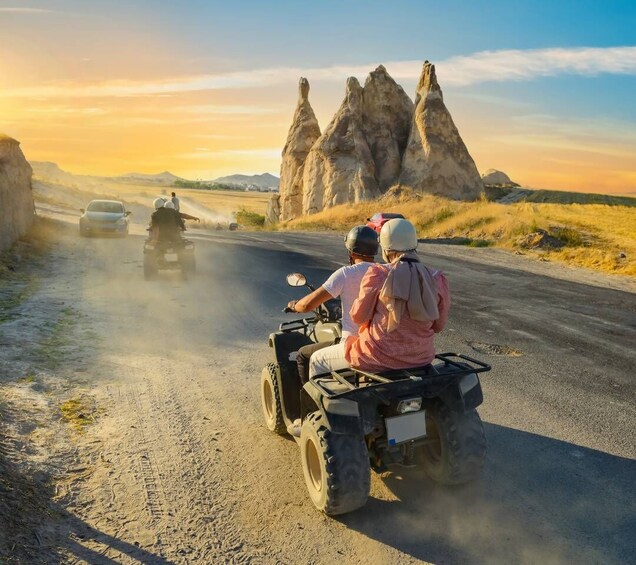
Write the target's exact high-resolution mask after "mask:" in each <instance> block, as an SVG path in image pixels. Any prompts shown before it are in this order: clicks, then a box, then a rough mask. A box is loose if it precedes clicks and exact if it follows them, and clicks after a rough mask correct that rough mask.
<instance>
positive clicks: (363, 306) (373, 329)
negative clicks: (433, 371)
mask: <svg viewBox="0 0 636 565" xmlns="http://www.w3.org/2000/svg"><path fill="white" fill-rule="evenodd" d="M380 244H381V245H382V255H383V258H384V260H385V261H386V262H387V264H385V265H383V264H374V265H371V266H370V267H369V269H368V270H367V271H366V273H365V275H364V277H363V279H362V281H361V283H360V293H359V295H358V297H357V298H356V300H355V301H354V302H353V306H352V308H351V312H350V315H351V319H352V320H353V322H354V323H357V324H359V325H360V331H359V334H358V335H357V336H351V337H349V338H348V339H347V340H346V342H343V343H339V344H336V345H333V346H331V347H329V348H328V349H324V350H322V352H321V353H323V356H322V357H316V358H313V357H312V359H311V362H310V367H309V371H310V375H311V376H312V377H313V376H315V375H319V374H322V373H326V372H329V371H330V370H338V369H344V368H347V367H349V366H353V367H356V368H358V369H362V370H366V371H372V372H380V371H384V370H388V369H406V368H410V367H421V366H425V365H428V364H429V363H431V362H432V361H433V359H434V358H435V348H434V345H433V338H434V335H435V334H436V333H438V332H440V331H442V329H443V328H444V326H445V325H446V321H447V320H448V310H449V307H450V294H449V290H448V281H447V280H446V277H445V276H444V275H443V274H442V272H441V271H431V270H429V269H428V268H427V267H426V266H425V265H424V264H423V263H422V262H421V261H420V258H419V256H418V255H417V252H416V248H417V234H416V230H415V227H414V226H413V224H412V223H411V222H409V221H408V220H404V219H394V220H390V221H388V222H387V223H386V224H384V226H383V227H382V230H381V232H380ZM324 353H327V354H326V355H324Z"/></svg>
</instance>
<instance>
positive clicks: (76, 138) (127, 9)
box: [0, 0, 636, 193]
mask: <svg viewBox="0 0 636 565" xmlns="http://www.w3.org/2000/svg"><path fill="white" fill-rule="evenodd" d="M263 4H264V3H263ZM390 4H391V5H390V6H388V5H380V4H373V7H372V8H368V9H367V8H365V6H368V4H367V3H363V2H350V3H347V6H346V8H345V7H342V6H341V5H340V4H338V3H336V2H321V3H320V4H319V9H318V8H317V7H312V6H310V5H309V4H307V5H306V4H304V3H296V2H280V3H273V4H270V3H267V5H268V6H269V9H267V10H266V9H265V8H264V6H263V5H261V4H260V3H256V2H248V1H245V2H236V3H232V6H231V7H228V6H227V5H226V3H220V2H183V3H179V6H178V7H177V6H176V5H173V4H171V3H168V2H156V3H152V9H151V7H150V6H151V5H150V4H149V3H146V4H143V3H142V4H141V5H139V6H133V7H131V6H129V5H128V3H125V2H120V1H114V2H91V3H85V2H79V1H75V0H51V1H48V2H44V1H37V0H34V1H33V2H32V3H30V4H29V6H28V7H27V6H23V5H22V3H18V2H15V1H13V2H10V1H6V0H0V51H1V52H2V61H1V62H0V132H3V133H6V134H8V135H11V136H13V137H15V138H16V139H18V140H19V141H20V142H21V144H22V148H23V150H24V152H25V154H26V155H27V158H29V159H31V160H46V161H54V162H56V163H58V164H59V165H60V166H61V167H62V168H63V169H66V170H70V171H73V172H77V173H94V174H122V173H127V172H131V171H138V172H147V173H153V172H159V171H164V170H170V171H171V172H173V173H175V174H177V175H180V176H183V177H187V178H203V179H211V178H215V177H218V176H221V175H225V174H232V173H260V172H265V171H269V172H272V173H274V174H278V172H279V166H280V151H281V149H282V147H283V145H284V141H285V137H286V134H287V129H288V128H289V125H290V123H291V116H292V114H293V111H294V106H295V103H296V95H297V92H296V89H297V86H296V85H297V81H298V77H299V76H306V77H307V78H308V79H309V81H310V84H311V93H310V101H311V103H312V105H313V107H314V109H315V111H316V114H317V116H318V119H319V122H320V126H321V128H322V129H323V130H324V128H326V126H327V124H328V122H329V120H330V119H331V116H332V115H333V113H334V112H335V111H336V109H337V108H338V106H339V104H340V102H341V100H342V97H343V95H344V84H345V80H346V78H347V76H350V75H355V76H357V77H358V78H359V79H360V80H361V81H364V79H365V76H366V73H368V72H369V71H371V70H373V68H374V67H375V66H376V65H377V64H380V63H382V64H384V65H385V66H386V67H387V70H388V72H389V73H390V74H391V75H392V76H393V77H394V78H395V79H396V80H397V81H398V82H399V83H400V84H402V86H403V87H404V89H405V91H406V92H407V93H408V94H409V95H410V96H411V97H412V98H414V97H415V85H416V82H417V78H418V73H419V70H420V66H421V63H422V62H423V61H424V60H425V59H430V60H431V61H432V62H434V63H436V65H437V68H438V76H439V80H440V84H441V86H442V89H443V91H444V96H445V101H446V104H447V106H448V107H449V109H450V111H451V113H452V115H453V118H454V120H455V122H456V124H457V126H458V128H459V131H460V133H461V134H462V136H463V138H464V141H465V142H466V145H467V146H468V149H469V151H470V152H471V154H472V156H473V158H474V159H475V162H476V164H477V167H478V169H479V170H480V171H484V170H486V169H489V168H496V169H500V170H503V171H505V172H506V173H508V174H509V176H510V177H511V178H512V179H513V180H516V181H517V182H519V183H520V184H522V185H527V186H532V187H541V188H554V189H565V190H581V191H589V192H611V193H630V192H632V191H636V158H635V157H634V155H636V109H635V106H634V104H633V98H634V94H636V46H634V45H632V44H631V43H633V39H634V37H633V29H635V28H636V22H635V21H634V20H635V14H636V9H634V8H633V6H632V7H630V4H629V3H624V7H623V8H621V9H620V10H619V9H618V8H617V7H616V6H618V5H619V4H620V5H623V3H620V2H619V3H615V4H614V3H613V4H612V6H614V8H606V9H605V10H602V11H600V12H599V10H600V8H598V7H596V3H593V2H582V3H580V4H577V8H576V14H568V16H569V17H570V20H569V23H568V25H567V26H566V24H565V22H563V14H564V10H566V9H565V8H559V7H552V8H545V7H542V10H543V12H542V13H541V14H534V13H533V12H532V10H531V9H530V8H529V7H528V6H534V5H535V4H536V5H537V6H538V5H539V4H538V3H534V2H518V3H517V12H515V10H513V9H512V8H510V6H509V4H511V3H508V4H506V5H504V4H503V3H501V5H498V6H495V5H496V4H499V3H488V6H489V7H490V8H489V9H485V8H483V7H482V8H478V7H477V6H475V7H463V3H456V2H451V3H449V5H448V6H447V7H445V8H444V7H439V6H437V5H435V6H436V9H437V10H438V12H439V13H435V18H436V22H437V24H436V27H437V26H438V27H439V28H440V29H439V30H435V31H430V32H427V33H423V32H422V31H421V29H420V26H418V25H417V21H413V20H417V19H418V18H419V19H420V21H423V19H424V18H425V17H426V15H427V14H428V13H429V12H428V10H427V9H426V6H422V4H423V3H419V2H397V3H390ZM424 4H428V3H424ZM512 4H515V3H512ZM144 6H145V7H144ZM431 6H432V4H431ZM458 6H462V8H461V9H460V8H458ZM504 6H508V7H504ZM541 6H543V4H541ZM314 10H315V11H316V14H315V17H313V14H312V12H313V11H314ZM334 10H338V21H337V22H336V21H332V19H333V18H330V16H329V14H330V13H333V11H334ZM365 10H367V11H368V12H374V13H373V17H371V15H370V14H367V13H366V12H365ZM547 10H551V13H547V12H546V11H547ZM363 12H364V13H363ZM526 12H528V13H532V14H533V15H529V16H528V18H527V20H526V21H525V26H524V27H522V28H520V27H519V23H518V21H517V18H518V17H519V16H520V13H526ZM493 14H494V15H493ZM495 15H496V17H495ZM539 15H541V17H539ZM312 18H313V19H312ZM493 18H495V19H494V20H493ZM559 18H561V22H562V23H559V20H558V19H559ZM599 18H601V20H602V21H603V22H604V24H605V25H602V26H601V25H599ZM545 21H549V22H550V25H544V22H545ZM467 22H471V25H473V26H477V27H479V26H486V25H487V24H493V25H497V26H499V27H498V28H497V29H499V30H502V31H501V32H497V33H494V32H493V33H490V32H491V31H493V30H488V32H487V33H485V34H475V33H468V34H467V33H465V31H462V30H466V29H468V28H467V27H466V26H467V25H468V24H467ZM301 24H302V25H303V26H304V27H303V28H302V30H299V29H298V27H299V26H301ZM591 27H594V29H595V30H596V31H594V33H586V32H585V30H588V31H589V29H591ZM509 28H514V29H516V30H517V34H516V35H515V34H513V33H511V32H508V31H505V30H508V29H509ZM603 29H607V30H610V29H611V30H612V31H611V33H610V32H609V31H608V32H607V34H606V35H604V32H603V31H602V30H603ZM630 30H631V31H630ZM301 31H302V33H301ZM630 34H631V35H630ZM374 37H377V38H382V41H380V42H378V41H374V39H373V38H374ZM630 40H631V42H630ZM352 45H353V47H352Z"/></svg>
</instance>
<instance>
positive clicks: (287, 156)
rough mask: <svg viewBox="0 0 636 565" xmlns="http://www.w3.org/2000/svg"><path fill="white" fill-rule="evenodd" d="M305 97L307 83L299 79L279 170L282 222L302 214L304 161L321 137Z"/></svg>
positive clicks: (303, 79)
mask: <svg viewBox="0 0 636 565" xmlns="http://www.w3.org/2000/svg"><path fill="white" fill-rule="evenodd" d="M308 97H309V81H308V80H307V79H306V78H301V79H300V82H299V84H298V105H297V106H296V111H295V112H294V119H293V122H292V125H291V127H290V128H289V133H288V134H287V142H286V143H285V147H284V148H283V153H282V164H281V167H280V213H279V217H280V219H281V220H291V219H292V218H296V217H297V216H300V215H302V211H303V169H304V165H305V159H306V158H307V155H308V153H309V150H310V149H311V146H312V145H313V144H314V143H315V142H316V140H317V139H318V138H319V137H320V126H319V125H318V120H317V119H316V115H315V114H314V110H313V108H312V107H311V104H310V103H309V98H308ZM276 221H278V218H277V219H276Z"/></svg>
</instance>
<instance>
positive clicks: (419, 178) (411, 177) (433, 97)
mask: <svg viewBox="0 0 636 565" xmlns="http://www.w3.org/2000/svg"><path fill="white" fill-rule="evenodd" d="M399 182H400V185H405V186H407V187H410V188H413V189H414V190H416V191H418V192H428V193H432V194H437V195H440V196H445V197H447V198H453V199H456V200H475V199H477V198H479V195H480V194H481V192H482V191H483V183H482V181H481V178H480V176H479V172H478V171H477V167H476V166H475V162H474V161H473V159H472V157H471V156H470V154H469V153H468V149H466V145H464V142H463V141H462V138H461V137H460V135H459V132H458V131H457V128H456V127H455V124H454V123H453V119H452V118H451V115H450V113H449V111H448V110H447V108H446V106H445V105H444V98H443V96H442V90H441V89H440V87H439V84H438V83H437V77H436V75H435V66H434V65H432V64H431V63H429V62H428V61H426V62H425V63H424V68H423V69H422V76H421V77H420V81H419V84H418V87H417V97H416V99H415V111H414V113H413V119H412V122H411V133H410V135H409V140H408V143H407V146H406V151H405V153H404V158H403V160H402V172H401V174H400V181H399Z"/></svg>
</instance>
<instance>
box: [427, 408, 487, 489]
mask: <svg viewBox="0 0 636 565" xmlns="http://www.w3.org/2000/svg"><path fill="white" fill-rule="evenodd" d="M426 437H427V440H428V441H427V443H426V444H425V445H424V446H423V450H422V451H421V452H420V461H421V463H422V466H423V468H424V471H425V472H426V474H427V475H428V476H429V477H430V478H431V479H433V480H434V481H436V482H438V483H441V484H444V485H459V484H463V483H468V482H470V481H472V480H475V479H476V478H477V477H478V476H479V474H480V473H481V470H482V468H483V466H484V460H485V458H486V435H485V433H484V426H483V424H482V422H481V418H480V417H479V414H478V413H477V411H476V410H469V411H468V412H465V413H461V412H453V411H451V410H449V408H448V407H447V406H446V405H444V404H442V403H441V402H440V403H437V404H436V405H435V406H434V407H432V408H430V409H429V410H427V411H426Z"/></svg>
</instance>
